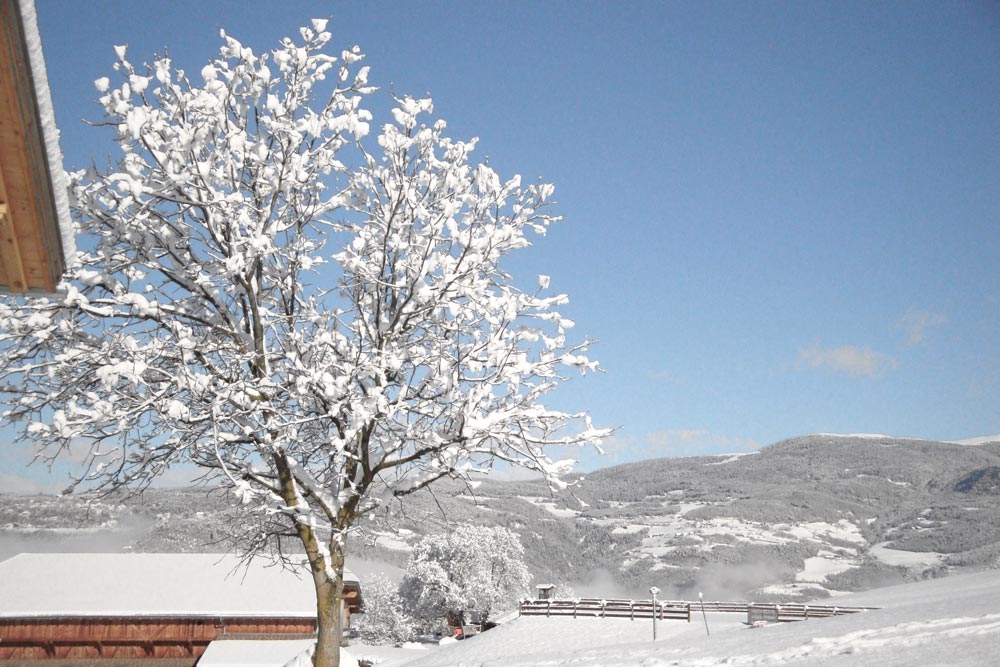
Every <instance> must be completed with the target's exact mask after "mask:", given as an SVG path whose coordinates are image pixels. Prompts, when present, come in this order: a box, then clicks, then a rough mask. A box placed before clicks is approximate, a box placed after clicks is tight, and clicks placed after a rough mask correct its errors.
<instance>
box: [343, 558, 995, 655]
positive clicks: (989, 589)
mask: <svg viewBox="0 0 1000 667" xmlns="http://www.w3.org/2000/svg"><path fill="white" fill-rule="evenodd" d="M998 600H1000V572H997V571H990V572H983V573H976V574H971V575H958V576H953V577H948V578H945V579H936V580H932V581H926V582H921V583H917V584H907V585H904V586H895V587H891V588H883V589H879V590H873V591H867V592H865V593H859V594H852V595H847V596H844V597H838V598H837V603H838V604H842V605H845V606H846V605H859V606H879V607H881V609H878V610H873V611H869V612H866V613H863V614H855V615H851V616H839V617H836V618H828V619H813V620H809V621H805V622H799V623H789V624H781V625H770V626H766V627H763V628H748V627H746V626H744V625H743V624H742V621H743V620H745V619H744V618H743V617H742V616H741V615H739V614H708V624H709V629H710V630H711V634H710V635H707V634H706V632H705V625H704V623H703V620H702V618H701V615H700V614H698V615H696V616H695V617H694V618H693V619H692V622H691V623H690V624H688V623H683V622H678V621H671V622H661V623H660V624H659V632H658V641H656V642H653V641H651V637H652V622H651V621H650V620H649V619H643V620H642V621H638V620H637V621H629V620H625V619H584V618H580V619H573V618H543V617H531V618H519V619H516V620H514V621H512V622H510V623H508V624H506V625H504V626H501V627H499V628H497V629H495V630H491V631H490V632H487V633H484V634H482V635H480V636H478V637H474V638H471V639H468V640H466V641H464V642H458V643H455V644H452V645H449V646H443V647H439V648H433V649H430V650H428V651H427V652H426V653H424V654H423V655H420V656H419V657H417V658H416V659H414V660H409V661H407V662H397V661H396V660H394V659H392V658H387V659H386V660H384V661H382V662H380V663H379V667H398V666H400V665H405V666H406V667H463V666H464V667H501V666H502V667H527V666H529V665H530V666H532V667H541V666H546V667H558V666H561V665H573V667H619V666H621V667H625V666H626V665H627V666H629V667H634V666H642V667H666V666H668V665H678V666H679V665H684V666H685V667H709V666H712V665H729V666H732V665H775V664H794V665H808V666H814V667H841V666H843V667H847V666H848V665H879V667H893V666H898V667H902V666H911V665H921V666H933V665H948V666H949V667H954V666H956V665H958V666H963V665H964V666H970V667H971V666H976V667H981V666H984V665H993V664H997V662H996V657H997V655H998V652H1000V603H998ZM351 650H352V652H354V653H356V654H360V653H363V652H364V648H362V647H353V648H352V649H351ZM411 655H412V654H411Z"/></svg>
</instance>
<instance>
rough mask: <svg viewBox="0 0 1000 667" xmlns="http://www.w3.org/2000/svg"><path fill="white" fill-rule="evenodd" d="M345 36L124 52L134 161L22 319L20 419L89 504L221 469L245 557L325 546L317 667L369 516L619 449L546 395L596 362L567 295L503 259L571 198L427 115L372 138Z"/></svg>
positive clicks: (3, 311)
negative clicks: (498, 168)
mask: <svg viewBox="0 0 1000 667" xmlns="http://www.w3.org/2000/svg"><path fill="white" fill-rule="evenodd" d="M330 39H331V36H330V33H329V32H327V30H326V21H323V20H316V21H313V22H312V26H311V27H306V28H302V29H301V31H300V36H299V37H298V38H296V39H285V40H283V41H282V42H281V43H280V45H279V46H278V47H277V48H275V49H274V50H272V51H270V52H269V53H260V54H258V53H255V52H254V51H253V50H252V49H251V48H249V47H247V46H245V45H243V44H241V43H240V42H239V41H237V40H236V39H234V38H233V37H231V36H229V35H226V34H225V32H223V33H222V47H221V50H220V52H219V56H218V57H217V58H215V59H213V60H212V61H211V62H209V63H208V64H207V65H205V66H204V67H203V68H202V69H201V71H200V72H198V73H197V74H195V73H190V72H184V71H182V70H180V69H177V68H175V67H174V65H173V63H172V62H171V60H170V58H168V57H166V56H159V57H156V58H155V59H154V60H153V62H152V63H151V64H149V65H145V66H142V67H136V66H134V65H133V64H132V63H131V62H130V61H129V60H128V59H127V56H126V48H125V47H124V46H119V47H116V52H117V62H116V64H115V65H114V69H115V71H116V74H115V77H114V78H115V81H114V82H112V81H111V80H110V79H109V78H101V79H98V80H97V81H96V82H95V85H96V88H97V90H98V92H99V101H100V104H101V106H102V107H103V110H104V120H103V121H102V122H101V124H103V125H105V126H110V127H111V128H112V129H113V131H114V132H115V133H116V140H117V144H118V146H119V148H120V157H119V159H118V161H117V163H116V164H114V165H113V166H110V167H108V168H107V169H106V170H104V171H101V170H98V169H96V168H95V169H91V170H89V171H87V172H81V173H76V174H73V175H72V176H73V178H72V181H73V193H72V195H73V208H74V214H75V218H76V224H77V225H78V231H79V235H80V238H79V245H80V247H81V248H83V250H82V251H81V252H80V253H79V256H78V257H77V260H76V262H75V264H74V265H73V266H72V267H71V268H70V269H69V270H68V273H67V275H66V277H65V280H64V283H63V285H62V286H61V288H60V290H61V293H60V295H59V296H57V297H55V298H26V299H16V300H13V299H8V300H6V301H3V302H2V303H0V398H2V399H3V400H4V402H5V403H7V404H8V406H9V408H8V409H7V410H6V411H5V412H4V413H3V418H4V420H5V421H6V422H20V423H21V424H22V426H21V430H20V438H21V439H22V440H25V441H29V442H30V443H33V444H34V445H35V446H37V448H38V452H39V457H40V458H41V459H42V460H43V461H44V460H52V459H54V458H55V457H58V456H59V455H61V454H63V453H66V452H68V451H69V450H70V449H72V450H73V457H74V458H78V457H80V456H81V455H83V456H84V458H85V463H84V466H83V469H82V472H81V474H80V476H79V480H78V483H81V484H83V485H85V486H89V487H98V488H102V489H116V488H142V487H144V486H146V485H148V484H149V483H151V482H152V481H154V480H155V479H156V478H157V476H159V475H161V474H162V473H164V472H165V471H167V470H168V469H169V468H170V467H172V466H177V465H189V466H195V467H197V468H199V469H201V470H203V471H204V472H205V475H206V477H208V478H209V479H214V480H217V481H219V482H221V483H222V484H224V485H227V486H228V487H230V488H231V489H232V490H233V491H234V493H235V495H236V497H238V498H239V501H240V502H241V503H242V504H243V506H244V507H245V508H246V509H247V511H248V512H254V513H255V516H256V520H255V521H253V522H251V523H250V524H249V526H250V529H249V530H248V531H247V534H246V537H247V540H246V541H244V543H243V544H242V546H241V548H242V549H244V550H245V551H244V553H247V554H252V553H256V552H263V551H266V550H268V549H270V550H272V551H276V552H277V553H282V554H287V553H288V549H287V547H286V546H282V541H283V540H288V539H294V540H297V541H299V542H301V548H303V549H304V550H305V554H306V558H307V560H308V563H309V565H310V571H311V575H312V577H313V580H314V584H315V588H316V594H317V610H318V615H319V641H318V646H317V649H316V654H315V662H316V664H317V665H337V664H338V663H339V642H340V634H341V628H340V615H339V613H338V607H339V604H340V601H341V599H342V592H343V577H342V572H343V561H344V550H345V546H346V543H347V537H348V534H349V532H350V531H351V530H352V529H353V528H355V527H356V526H357V525H358V521H359V519H360V518H362V517H363V516H365V515H366V514H369V513H371V512H372V511H373V510H374V509H376V508H377V507H379V506H380V505H382V504H385V503H386V502H388V501H389V500H391V499H392V498H394V497H396V498H398V497H402V496H405V495H406V494H409V493H411V492H413V491H415V490H417V489H420V488H423V487H425V486H427V485H428V484H431V483H433V482H434V481H435V480H438V479H441V478H443V477H466V478H467V477H468V476H470V475H472V474H473V473H476V472H481V471H484V470H487V469H489V468H490V467H491V466H492V465H493V464H494V463H495V462H497V461H505V462H509V463H511V464H516V465H521V466H527V467H529V468H533V469H535V470H538V471H541V472H542V473H544V474H545V475H546V476H547V477H548V478H549V480H550V481H551V482H552V483H553V484H557V483H558V481H557V478H558V475H559V474H560V473H561V472H563V471H564V470H566V469H567V462H565V461H553V460H552V459H551V457H550V456H549V454H548V453H547V451H548V450H547V448H548V447H549V446H550V445H574V444H575V445H586V444H596V443H597V442H598V441H599V440H600V438H601V437H603V436H604V435H606V434H607V432H606V431H602V430H599V429H595V428H592V427H591V426H590V423H589V418H588V417H587V415H586V414H585V413H576V414H569V413H564V412H561V411H558V410H553V409H550V408H548V407H546V406H545V405H544V404H543V403H542V399H543V397H545V395H546V394H547V393H548V392H549V391H550V390H552V389H553V388H555V387H556V386H557V385H558V384H559V382H560V380H561V379H562V377H561V375H560V374H561V372H563V371H561V369H563V368H567V367H568V368H572V369H579V370H587V369H594V368H595V366H596V363H595V362H593V361H591V360H589V359H588V358H587V356H586V347H587V341H581V342H579V343H576V344H572V343H568V342H567V337H566V333H567V330H568V329H569V328H570V327H571V326H572V322H571V321H569V320H567V319H566V318H564V317H562V316H561V315H560V314H559V313H558V312H557V310H556V309H557V308H558V307H559V306H561V305H562V304H564V303H566V297H565V296H564V295H560V294H550V293H549V290H548V286H549V278H548V277H545V276H542V277H539V279H538V288H537V289H535V288H534V287H532V288H531V289H530V290H528V291H523V290H522V289H519V288H518V287H517V285H516V284H515V282H513V281H512V280H511V278H510V277H509V276H508V275H507V274H506V273H505V271H504V269H503V267H502V261H503V259H504V258H505V257H506V256H507V255H508V254H509V253H511V252H513V251H515V250H518V249H521V248H524V247H526V246H528V245H529V240H528V235H529V234H544V232H545V230H546V227H547V226H548V225H549V224H550V223H552V222H553V221H554V220H555V219H556V218H554V217H553V216H552V215H550V214H549V213H548V208H547V202H548V201H549V198H550V196H551V194H552V186H550V185H547V184H537V185H525V184H522V182H521V180H520V179H519V178H518V177H516V176H515V177H513V178H510V179H507V180H503V179H501V178H500V177H499V176H498V175H497V173H495V172H494V171H493V169H491V168H490V167H489V166H487V165H486V164H482V163H479V164H476V163H473V162H471V161H470V154H471V153H472V151H473V149H474V147H475V144H476V141H475V140H472V141H468V142H466V141H457V140H454V139H451V138H449V137H448V136H447V135H446V134H445V123H444V121H442V120H433V119H431V120H425V119H427V118H430V115H431V114H432V104H431V101H430V100H429V99H420V100H418V99H413V98H410V97H401V98H394V99H395V102H396V106H395V108H394V109H393V110H392V118H391V120H390V121H389V122H387V123H385V124H384V125H383V126H382V127H381V131H380V132H379V134H378V136H377V139H375V140H374V141H372V140H371V139H369V138H368V134H369V129H370V127H371V123H372V121H373V118H372V114H371V113H370V112H369V111H367V110H366V109H365V106H364V102H365V99H366V97H367V96H369V95H370V94H371V93H372V92H373V91H374V89H373V88H372V87H371V86H369V84H368V67H365V66H361V62H362V60H363V55H362V53H361V52H360V50H359V49H358V48H357V47H354V48H350V49H347V50H344V51H342V52H340V53H338V54H335V55H333V54H331V53H329V52H328V50H329V42H330Z"/></svg>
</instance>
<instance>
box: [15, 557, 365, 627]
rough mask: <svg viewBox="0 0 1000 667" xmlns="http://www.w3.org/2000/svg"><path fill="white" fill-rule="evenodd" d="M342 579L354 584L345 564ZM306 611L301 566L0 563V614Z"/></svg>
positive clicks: (60, 560) (213, 561)
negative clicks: (298, 567)
mask: <svg viewBox="0 0 1000 667" xmlns="http://www.w3.org/2000/svg"><path fill="white" fill-rule="evenodd" d="M344 579H345V581H346V582H350V583H352V584H353V586H355V587H358V586H359V584H358V580H357V578H356V577H355V576H354V575H353V574H351V573H350V572H347V571H345V573H344ZM161 615H162V616H188V617H191V616H242V617H255V616H256V617H262V616H282V617H291V618H313V617H315V616H316V594H315V591H314V589H313V584H312V580H311V578H310V576H309V573H308V571H307V570H306V569H305V568H303V569H302V572H301V573H296V572H292V571H290V570H288V569H286V568H282V567H281V566H280V565H273V564H271V563H269V562H266V561H264V560H260V559H258V560H254V561H253V562H252V563H251V564H250V565H249V566H244V565H241V563H240V560H239V558H237V557H236V556H232V555H224V554H137V553H130V554H107V553H79V554H65V553H46V554H30V553H25V554H19V555H17V556H14V557H13V558H9V559H8V560H5V561H3V562H0V617H26V616H30V617H37V616H161Z"/></svg>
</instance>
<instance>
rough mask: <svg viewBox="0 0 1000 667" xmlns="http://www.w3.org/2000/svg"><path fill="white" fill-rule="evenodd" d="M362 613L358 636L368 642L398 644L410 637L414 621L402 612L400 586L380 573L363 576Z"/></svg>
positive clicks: (413, 631) (359, 619)
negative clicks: (363, 607) (363, 601)
mask: <svg viewBox="0 0 1000 667" xmlns="http://www.w3.org/2000/svg"><path fill="white" fill-rule="evenodd" d="M364 593H365V613H364V614H362V615H361V616H359V617H358V622H357V625H358V630H359V631H360V632H361V639H362V640H363V641H366V642H368V643H370V644H385V643H387V642H388V643H390V644H397V643H399V642H405V641H409V640H411V639H413V635H414V633H415V630H414V626H413V622H412V620H411V619H410V617H409V616H408V615H407V614H406V613H405V612H404V611H403V598H402V597H400V595H399V586H398V585H397V584H395V583H394V582H392V581H390V580H389V578H388V577H386V576H385V575H382V574H376V575H374V576H372V577H367V578H366V579H365V590H364Z"/></svg>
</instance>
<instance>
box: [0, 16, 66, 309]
mask: <svg viewBox="0 0 1000 667" xmlns="http://www.w3.org/2000/svg"><path fill="white" fill-rule="evenodd" d="M25 34H26V33H25V26H24V22H23V20H22V12H21V6H20V4H19V2H18V0H0V290H3V291H8V292H13V293H21V294H23V293H28V292H42V293H52V292H54V291H55V288H56V285H57V284H58V282H59V279H60V276H61V275H62V272H63V270H64V268H65V254H64V248H63V243H62V234H61V231H60V223H59V214H58V209H57V205H56V201H55V195H54V189H53V178H52V172H51V169H50V165H49V155H48V152H47V149H46V144H45V137H44V136H43V129H42V123H41V120H40V113H39V100H38V96H37V93H36V83H35V79H34V77H33V74H32V67H31V58H30V54H29V51H28V44H27V40H26V38H25ZM45 90H46V95H47V94H48V92H47V88H46V89H45ZM57 167H58V168H61V165H57Z"/></svg>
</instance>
